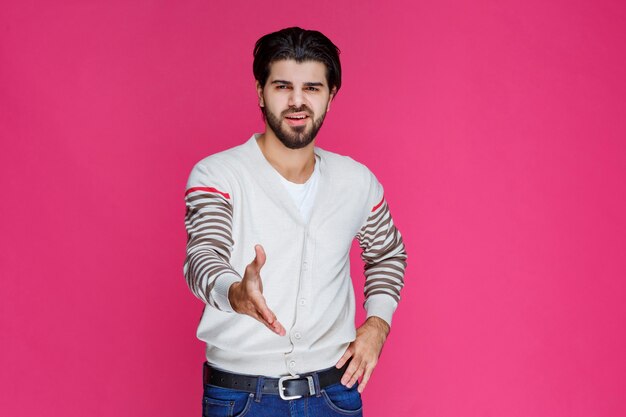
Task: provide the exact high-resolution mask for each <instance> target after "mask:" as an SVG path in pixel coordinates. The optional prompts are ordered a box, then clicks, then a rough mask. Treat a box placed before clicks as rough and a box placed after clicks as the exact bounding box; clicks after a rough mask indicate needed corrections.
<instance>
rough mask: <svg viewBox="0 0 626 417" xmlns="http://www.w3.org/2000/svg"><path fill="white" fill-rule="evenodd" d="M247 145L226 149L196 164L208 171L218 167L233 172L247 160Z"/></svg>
mask: <svg viewBox="0 0 626 417" xmlns="http://www.w3.org/2000/svg"><path fill="white" fill-rule="evenodd" d="M245 153H246V144H245V143H244V144H242V145H238V146H235V147H233V148H229V149H225V150H223V151H219V152H216V153H214V154H211V155H208V156H206V157H204V158H202V159H201V160H200V161H198V162H197V163H196V166H198V165H199V166H201V167H203V168H206V169H211V168H214V167H218V168H219V169H221V170H224V169H227V170H233V169H237V167H238V166H239V165H240V164H241V163H242V161H244V160H245Z"/></svg>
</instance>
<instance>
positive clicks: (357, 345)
mask: <svg viewBox="0 0 626 417" xmlns="http://www.w3.org/2000/svg"><path fill="white" fill-rule="evenodd" d="M388 334H389V324H388V323H387V322H386V321H385V320H383V319H381V318H379V317H375V316H371V317H369V318H368V319H367V320H365V323H363V324H362V325H361V326H360V327H359V328H358V329H357V330H356V339H355V340H354V341H353V342H352V343H350V345H349V346H348V348H347V349H346V352H345V353H344V354H343V356H342V357H341V359H339V362H337V364H336V365H335V367H337V368H341V367H342V366H343V365H344V364H345V363H346V362H347V361H348V359H350V358H352V360H351V361H350V365H348V369H346V372H345V373H344V374H343V377H342V378H341V383H342V384H343V385H345V386H346V387H348V388H352V386H353V385H354V383H355V382H356V381H357V380H358V379H359V378H361V376H363V379H362V380H361V383H360V384H359V388H358V391H359V393H362V392H363V390H364V389H365V386H366V385H367V381H369V379H370V376H371V375H372V372H373V371H374V368H375V367H376V364H377V363H378V357H379V356H380V352H381V351H382V349H383V345H384V344H385V340H387V335H388Z"/></svg>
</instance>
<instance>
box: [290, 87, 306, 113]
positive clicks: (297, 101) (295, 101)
mask: <svg viewBox="0 0 626 417" xmlns="http://www.w3.org/2000/svg"><path fill="white" fill-rule="evenodd" d="M303 101H304V97H303V95H302V91H301V90H300V89H299V88H293V89H291V94H289V102H288V103H287V104H288V105H289V107H296V108H299V107H300V106H302V103H303Z"/></svg>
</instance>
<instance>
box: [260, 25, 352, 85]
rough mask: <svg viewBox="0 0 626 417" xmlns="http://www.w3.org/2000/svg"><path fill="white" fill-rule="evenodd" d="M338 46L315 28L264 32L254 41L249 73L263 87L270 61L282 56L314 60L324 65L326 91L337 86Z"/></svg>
mask: <svg viewBox="0 0 626 417" xmlns="http://www.w3.org/2000/svg"><path fill="white" fill-rule="evenodd" d="M339 53H340V51H339V48H337V46H335V44H333V43H332V42H331V41H330V39H328V38H327V37H326V36H324V34H322V33H321V32H318V31H316V30H305V29H301V28H299V27H291V28H286V29H282V30H279V31H278V32H273V33H268V34H267V35H265V36H263V37H262V38H260V39H259V40H258V41H256V45H255V46H254V62H253V64H252V72H253V73H254V78H255V79H256V80H257V81H258V82H259V83H260V84H261V86H263V87H264V86H265V83H266V82H267V78H268V77H269V74H270V64H271V63H272V62H274V61H280V60H283V59H294V60H295V61H296V62H304V61H318V62H321V63H323V64H324V65H326V81H327V82H328V88H329V89H330V90H332V89H333V87H335V88H336V92H337V91H339V88H340V87H341V63H340V62H339Z"/></svg>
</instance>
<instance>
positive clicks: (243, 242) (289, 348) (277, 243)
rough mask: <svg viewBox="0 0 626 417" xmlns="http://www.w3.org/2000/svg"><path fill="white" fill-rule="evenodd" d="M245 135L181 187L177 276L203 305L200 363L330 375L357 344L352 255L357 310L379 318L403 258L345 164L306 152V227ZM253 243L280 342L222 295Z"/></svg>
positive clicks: (379, 203) (366, 179)
mask: <svg viewBox="0 0 626 417" xmlns="http://www.w3.org/2000/svg"><path fill="white" fill-rule="evenodd" d="M259 135H260V134H254V135H253V136H252V137H251V138H250V139H249V140H248V141H247V142H245V143H244V144H242V145H240V146H237V147H234V148H232V149H228V150H226V151H223V152H220V153H217V154H214V155H211V156H209V157H207V158H204V159H203V160H201V161H200V162H198V163H197V164H196V165H195V166H194V168H193V170H192V171H191V174H190V176H189V180H188V182H187V189H186V193H185V201H186V206H187V211H186V215H185V225H186V229H187V233H188V242H187V256H186V259H185V265H184V268H183V269H184V274H185V278H186V280H187V284H188V285H189V288H190V289H191V290H192V292H193V293H194V294H195V295H196V296H197V297H198V298H200V299H201V300H203V301H204V302H205V303H206V304H207V306H206V307H205V309H204V312H203V315H202V319H201V321H200V324H199V326H198V331H197V336H198V338H199V339H201V340H203V341H205V342H206V344H207V349H206V357H207V361H208V362H209V363H210V364H212V365H213V366H215V367H218V368H221V369H225V370H228V371H231V372H237V373H245V374H254V375H265V376H273V377H276V376H281V375H287V374H291V375H296V374H300V373H305V372H310V371H315V370H319V369H324V368H329V367H331V366H334V364H335V363H336V362H337V361H338V360H339V358H340V357H341V356H342V354H343V353H344V351H345V349H346V348H347V346H348V344H349V343H350V342H351V341H353V340H354V338H355V335H356V332H355V325H354V314H355V301H354V290H353V287H352V280H351V279H350V258H349V252H350V247H351V244H352V241H353V239H354V238H355V237H356V238H357V239H358V241H359V244H360V246H361V248H362V250H363V252H362V255H361V256H362V258H363V260H364V261H365V276H366V282H365V289H364V290H365V297H366V300H365V309H366V310H367V316H368V317H369V316H378V317H380V318H382V319H384V320H385V321H387V322H388V323H391V317H392V314H393V312H394V311H395V309H396V307H397V303H398V301H399V297H400V290H401V288H402V286H403V277H404V269H405V267H406V252H405V249H404V244H403V243H402V237H401V235H400V233H399V232H398V230H397V229H396V227H395V226H394V224H393V221H392V219H391V216H390V214H389V210H388V207H387V204H386V202H385V200H384V197H383V188H382V186H381V185H380V183H379V182H378V181H377V180H376V178H375V176H374V175H373V174H372V173H371V172H370V171H369V170H368V169H367V168H366V167H365V166H364V165H362V164H360V163H358V162H356V161H354V160H353V159H351V158H349V157H345V156H341V155H338V154H335V153H331V152H328V151H324V150H322V149H320V148H317V147H316V148H315V150H314V152H315V154H316V155H318V156H319V164H320V167H319V168H320V174H321V175H320V178H319V184H318V187H319V188H318V191H317V196H316V199H315V203H314V206H313V209H312V213H311V217H310V219H309V221H308V223H305V222H304V221H303V220H302V217H301V216H300V213H299V212H298V209H297V207H296V205H295V204H294V202H293V200H292V198H291V196H290V195H289V194H288V192H287V190H286V189H285V188H284V187H283V185H282V184H281V183H280V178H277V177H276V172H275V170H274V168H273V167H272V166H271V165H270V164H269V162H268V161H267V160H266V159H265V157H264V156H263V153H262V152H261V150H260V148H259V146H258V144H257V138H258V136H259ZM256 244H261V245H262V246H263V248H264V249H265V253H266V255H267V261H266V263H265V265H264V266H263V268H262V269H261V279H262V281H263V295H264V297H265V299H266V301H267V304H268V307H269V308H270V309H271V310H272V311H273V312H274V313H275V314H276V316H277V318H278V320H279V321H280V322H281V323H282V324H283V326H284V327H285V329H286V331H287V334H286V336H279V335H277V334H275V333H273V332H271V331H270V330H269V329H267V328H266V327H265V326H264V325H262V324H261V323H259V322H258V321H256V320H255V319H253V318H251V317H249V316H246V315H242V314H237V313H234V312H233V311H232V309H231V306H230V303H229V302H228V288H229V287H230V285H231V284H232V283H233V282H235V281H239V280H241V277H242V276H243V273H244V270H245V267H246V265H247V264H249V263H250V262H251V261H252V260H253V259H254V256H255V253H254V245H256Z"/></svg>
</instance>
